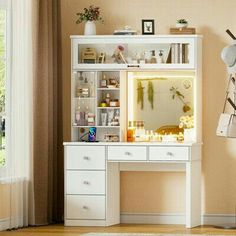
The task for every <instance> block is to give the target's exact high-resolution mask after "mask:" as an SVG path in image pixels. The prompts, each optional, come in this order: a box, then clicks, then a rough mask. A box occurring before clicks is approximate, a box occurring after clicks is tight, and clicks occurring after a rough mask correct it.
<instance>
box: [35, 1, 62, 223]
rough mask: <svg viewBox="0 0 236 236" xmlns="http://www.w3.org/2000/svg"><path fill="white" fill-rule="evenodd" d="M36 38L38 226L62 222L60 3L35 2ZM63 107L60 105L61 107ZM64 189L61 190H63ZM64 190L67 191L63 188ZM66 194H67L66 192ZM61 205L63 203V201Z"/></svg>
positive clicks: (36, 185) (36, 200) (36, 199)
mask: <svg viewBox="0 0 236 236" xmlns="http://www.w3.org/2000/svg"><path fill="white" fill-rule="evenodd" d="M35 1H36V2H37V4H35V7H37V10H36V13H37V14H36V17H37V18H36V19H37V20H36V22H37V25H36V29H37V32H36V35H35V40H34V45H35V49H36V53H35V55H36V57H35V58H34V62H35V70H34V85H33V91H34V100H33V108H34V112H33V114H34V116H33V135H34V143H33V160H34V165H33V173H34V174H33V182H34V211H35V222H34V223H35V224H36V225H44V224H48V223H52V222H57V221H59V220H60V219H62V217H61V215H62V212H59V210H58V209H60V208H59V207H58V199H60V197H59V196H58V192H59V190H58V186H59V187H60V186H63V182H62V183H60V184H59V183H58V181H57V180H58V171H57V170H58V168H59V166H58V163H59V164H60V167H61V168H62V169H63V166H61V164H62V162H61V159H62V155H61V154H62V152H61V151H60V150H61V148H62V138H61V137H62V135H60V133H59V132H58V130H60V129H61V128H60V125H59V124H60V122H59V119H60V117H61V116H60V113H61V103H59V102H60V99H61V97H60V95H61V94H60V93H61V92H60V91H61V85H60V84H61V83H60V81H61V80H60V68H61V66H60V42H59V41H58V39H59V38H60V25H59V22H60V21H59V20H60V14H59V9H60V8H59V1H57V0H47V1H46V0H35ZM58 104H59V106H58ZM60 188H61V187H60ZM62 189H63V188H62ZM62 193H63V191H62ZM60 204H63V202H62V201H60Z"/></svg>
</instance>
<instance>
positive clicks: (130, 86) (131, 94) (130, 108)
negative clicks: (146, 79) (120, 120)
mask: <svg viewBox="0 0 236 236" xmlns="http://www.w3.org/2000/svg"><path fill="white" fill-rule="evenodd" d="M133 97H134V80H133V73H131V72H130V73H128V122H129V121H133V120H134V112H133V108H134V103H133V102H134V101H133Z"/></svg>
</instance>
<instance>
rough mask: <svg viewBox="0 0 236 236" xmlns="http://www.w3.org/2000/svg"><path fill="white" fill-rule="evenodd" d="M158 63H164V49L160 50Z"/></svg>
mask: <svg viewBox="0 0 236 236" xmlns="http://www.w3.org/2000/svg"><path fill="white" fill-rule="evenodd" d="M157 63H164V56H163V50H160V51H159V53H158V57H157Z"/></svg>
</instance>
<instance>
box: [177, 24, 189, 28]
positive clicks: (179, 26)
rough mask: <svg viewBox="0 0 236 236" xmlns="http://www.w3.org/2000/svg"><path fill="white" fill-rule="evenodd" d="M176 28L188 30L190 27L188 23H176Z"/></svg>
mask: <svg viewBox="0 0 236 236" xmlns="http://www.w3.org/2000/svg"><path fill="white" fill-rule="evenodd" d="M175 26H176V28H187V27H188V23H185V24H182V23H176V25H175Z"/></svg>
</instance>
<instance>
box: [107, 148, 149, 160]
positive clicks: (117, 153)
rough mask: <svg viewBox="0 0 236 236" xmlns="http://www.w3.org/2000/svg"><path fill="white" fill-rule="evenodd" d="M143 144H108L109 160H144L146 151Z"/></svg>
mask: <svg viewBox="0 0 236 236" xmlns="http://www.w3.org/2000/svg"><path fill="white" fill-rule="evenodd" d="M146 150H147V149H146V147H144V146H109V147H108V160H110V161H146V160H147V151H146Z"/></svg>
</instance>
